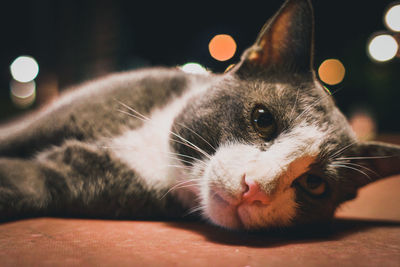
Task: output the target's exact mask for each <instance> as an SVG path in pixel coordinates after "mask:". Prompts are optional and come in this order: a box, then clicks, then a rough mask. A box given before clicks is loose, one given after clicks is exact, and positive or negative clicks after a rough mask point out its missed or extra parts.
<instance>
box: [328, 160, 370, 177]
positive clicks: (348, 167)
mask: <svg viewBox="0 0 400 267" xmlns="http://www.w3.org/2000/svg"><path fill="white" fill-rule="evenodd" d="M331 165H332V166H335V167H342V168H347V169H350V170H353V171H357V172H359V173H361V174H363V175H365V176H366V177H368V179H369V180H372V179H371V177H370V176H369V175H368V174H366V173H365V172H363V171H362V170H359V169H357V168H353V167H350V166H347V165H343V164H331Z"/></svg>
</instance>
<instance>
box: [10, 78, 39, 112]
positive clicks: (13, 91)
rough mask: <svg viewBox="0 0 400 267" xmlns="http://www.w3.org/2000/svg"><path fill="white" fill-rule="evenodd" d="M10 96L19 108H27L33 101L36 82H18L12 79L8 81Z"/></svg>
mask: <svg viewBox="0 0 400 267" xmlns="http://www.w3.org/2000/svg"><path fill="white" fill-rule="evenodd" d="M10 97H11V100H12V101H13V103H14V104H15V105H16V106H17V107H19V108H27V107H29V106H30V105H32V104H33V102H35V99H36V84H35V82H34V81H30V82H24V83H21V82H18V81H15V80H12V81H11V83H10Z"/></svg>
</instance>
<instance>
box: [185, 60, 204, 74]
mask: <svg viewBox="0 0 400 267" xmlns="http://www.w3.org/2000/svg"><path fill="white" fill-rule="evenodd" d="M180 68H181V70H183V71H184V72H186V73H193V74H208V71H207V70H206V68H204V67H203V66H202V65H200V64H199V63H195V62H189V63H186V64H184V65H182V66H181V67H180Z"/></svg>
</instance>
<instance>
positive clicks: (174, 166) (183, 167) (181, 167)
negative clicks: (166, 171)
mask: <svg viewBox="0 0 400 267" xmlns="http://www.w3.org/2000/svg"><path fill="white" fill-rule="evenodd" d="M165 166H166V167H173V168H179V169H184V170H191V169H192V168H191V167H188V166H183V165H174V164H165Z"/></svg>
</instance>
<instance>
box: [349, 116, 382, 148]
mask: <svg viewBox="0 0 400 267" xmlns="http://www.w3.org/2000/svg"><path fill="white" fill-rule="evenodd" d="M349 122H350V125H351V127H352V128H353V131H354V133H355V134H356V136H357V138H358V139H359V140H360V141H369V140H373V139H374V138H375V136H376V128H377V126H376V122H375V120H374V118H373V117H372V116H371V115H370V114H369V113H368V112H366V111H357V112H354V113H353V114H352V115H351V117H350V119H349Z"/></svg>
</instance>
